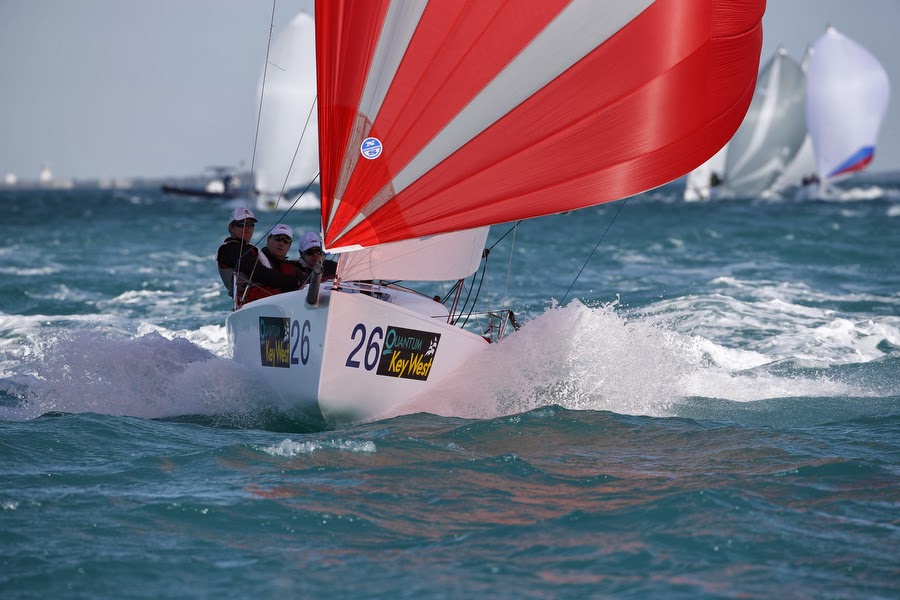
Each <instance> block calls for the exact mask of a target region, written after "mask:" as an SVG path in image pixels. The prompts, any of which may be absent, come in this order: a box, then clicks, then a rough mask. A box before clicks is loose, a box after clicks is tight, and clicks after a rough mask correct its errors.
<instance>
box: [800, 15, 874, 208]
mask: <svg viewBox="0 0 900 600" xmlns="http://www.w3.org/2000/svg"><path fill="white" fill-rule="evenodd" d="M889 101H890V82H889V80H888V76H887V73H886V72H885V70H884V67H882V66H881V63H879V62H878V59H876V58H875V57H874V56H872V54H871V53H869V51H868V50H866V49H865V48H863V47H862V46H860V45H859V44H858V43H856V42H855V41H853V40H851V39H850V38H848V37H847V36H845V35H843V34H842V33H840V32H839V31H837V29H835V28H834V27H829V28H828V29H827V30H826V31H825V33H824V34H823V35H822V36H821V37H820V38H819V39H818V40H816V42H815V44H813V50H812V56H811V58H810V62H809V72H808V83H807V90H806V123H807V127H808V128H809V136H810V139H811V141H812V146H813V153H814V154H815V159H816V172H817V179H818V181H819V183H820V185H821V192H822V193H824V194H826V195H827V193H828V189H829V188H830V186H831V184H832V183H834V182H836V181H840V180H841V179H845V178H847V177H849V176H850V175H852V174H854V173H858V172H860V171H862V170H864V169H865V168H866V167H867V166H868V165H869V164H870V163H871V162H872V159H873V158H874V156H875V145H876V142H877V140H878V133H879V130H880V129H881V124H882V122H883V121H884V117H885V115H886V114H887V109H888V103H889Z"/></svg>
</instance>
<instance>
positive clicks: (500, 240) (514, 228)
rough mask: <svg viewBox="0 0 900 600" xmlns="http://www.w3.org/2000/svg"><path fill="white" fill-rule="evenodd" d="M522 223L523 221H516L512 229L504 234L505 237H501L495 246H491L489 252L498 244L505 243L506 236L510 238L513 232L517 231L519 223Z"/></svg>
mask: <svg viewBox="0 0 900 600" xmlns="http://www.w3.org/2000/svg"><path fill="white" fill-rule="evenodd" d="M521 222H522V220H521V219H520V220H518V221H516V222H515V224H514V225H513V226H512V227H510V228H509V229H508V230H507V231H506V233H504V234H503V235H501V236H500V239H499V240H497V241H496V242H494V243H493V244H491V247H490V248H488V250H493V249H494V246H496V245H497V244H499V243H500V242H502V241H503V238H505V237H506V236H508V235H509V234H510V233H511V232H513V231H515V230H516V228H517V227H518V226H519V223H521Z"/></svg>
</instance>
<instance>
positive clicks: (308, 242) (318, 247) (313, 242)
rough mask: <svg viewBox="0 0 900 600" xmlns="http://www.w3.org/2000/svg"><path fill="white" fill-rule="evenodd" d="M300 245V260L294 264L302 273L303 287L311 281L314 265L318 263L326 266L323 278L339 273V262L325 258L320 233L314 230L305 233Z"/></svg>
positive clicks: (331, 277) (329, 277) (332, 276)
mask: <svg viewBox="0 0 900 600" xmlns="http://www.w3.org/2000/svg"><path fill="white" fill-rule="evenodd" d="M298 247H299V248H300V260H298V261H297V262H296V263H294V265H295V266H296V267H297V271H298V272H299V273H300V282H301V287H302V285H305V284H306V282H307V281H309V278H310V276H311V275H312V271H313V267H314V266H316V264H317V263H321V264H322V266H323V267H324V268H325V271H324V272H323V273H322V279H333V278H334V276H335V273H337V263H336V262H335V261H333V260H326V259H325V252H323V251H322V239H321V238H320V237H319V234H318V233H315V232H314V231H307V232H306V233H304V234H303V235H302V236H300V243H299V244H298Z"/></svg>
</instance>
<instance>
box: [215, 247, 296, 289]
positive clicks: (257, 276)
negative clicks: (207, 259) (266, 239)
mask: <svg viewBox="0 0 900 600" xmlns="http://www.w3.org/2000/svg"><path fill="white" fill-rule="evenodd" d="M216 262H217V263H218V264H219V274H220V275H221V276H222V283H225V287H226V289H228V292H229V295H230V294H231V277H230V276H229V273H233V272H234V271H238V272H239V273H240V274H242V275H244V278H242V279H245V280H249V279H250V278H251V277H252V280H253V283H257V284H261V285H268V286H271V287H275V288H278V289H280V290H281V291H283V292H290V291H292V290H296V289H297V288H298V287H300V285H299V282H298V281H297V278H296V277H291V276H290V275H285V274H283V273H280V272H279V271H276V270H275V269H270V268H269V267H267V266H265V265H263V264H262V263H260V262H259V250H258V249H257V248H256V246H253V245H251V244H245V243H243V242H242V241H241V240H240V239H238V238H234V237H229V238H226V239H225V241H224V242H222V245H221V246H219V250H218V252H216ZM223 272H224V274H223ZM226 281H227V282H228V283H226Z"/></svg>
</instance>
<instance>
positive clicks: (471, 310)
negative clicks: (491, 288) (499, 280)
mask: <svg viewBox="0 0 900 600" xmlns="http://www.w3.org/2000/svg"><path fill="white" fill-rule="evenodd" d="M487 260H488V259H487V256H485V257H484V268H482V270H481V279H479V280H478V291H476V292H475V298H474V299H473V300H472V306H471V307H470V308H469V314H467V315H466V318H465V319H463V322H462V325H460V327H465V326H466V323H468V322H469V317H471V316H472V313H474V312H475V304H476V303H477V302H478V297H479V296H480V295H481V286H482V285H483V284H484V276H485V275H486V274H487ZM472 287H475V276H474V275H473V276H472ZM471 291H472V288H469V292H470V294H471ZM468 303H469V299H468V298H466V302H465V303H464V304H463V308H462V310H460V311H459V314H460V316H462V314H463V313H464V312H465V310H466V304H468ZM457 321H458V319H457Z"/></svg>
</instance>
